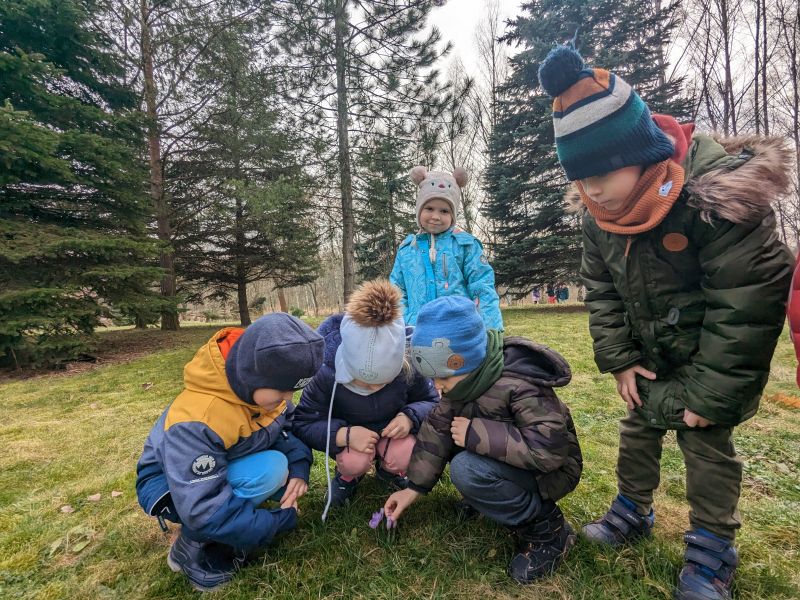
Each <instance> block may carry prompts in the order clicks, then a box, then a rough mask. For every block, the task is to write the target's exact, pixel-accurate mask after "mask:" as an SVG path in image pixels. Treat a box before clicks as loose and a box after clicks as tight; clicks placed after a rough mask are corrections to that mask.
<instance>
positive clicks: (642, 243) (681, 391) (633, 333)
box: [570, 135, 794, 429]
mask: <svg viewBox="0 0 800 600" xmlns="http://www.w3.org/2000/svg"><path fill="white" fill-rule="evenodd" d="M790 160H791V155H790V154H788V152H787V151H786V149H785V147H784V146H783V144H782V142H781V141H780V140H779V139H777V138H763V137H759V138H756V137H751V138H736V139H730V140H719V141H717V140H714V139H712V138H710V137H708V136H702V135H698V136H695V138H694V140H693V144H692V146H691V148H690V150H689V153H688V155H687V157H686V159H685V161H684V165H683V166H684V168H685V170H686V184H685V186H684V189H683V191H682V192H681V195H680V196H679V198H678V200H677V201H676V203H675V205H674V206H673V208H672V210H671V211H670V212H669V214H668V215H667V217H666V218H665V219H664V220H663V222H662V223H661V224H660V225H658V226H657V227H655V228H654V229H652V230H650V231H648V232H646V233H642V234H638V235H635V236H625V235H617V234H612V233H609V232H606V231H603V230H601V229H600V228H599V227H598V226H597V224H596V222H595V220H594V218H593V217H592V216H591V215H590V214H589V213H588V211H584V213H583V259H582V263H581V275H582V277H583V281H584V285H585V286H586V305H587V307H588V309H589V313H590V316H589V329H590V332H591V335H592V338H593V340H594V354H595V362H596V363H597V366H598V367H599V369H600V371H601V372H603V373H608V372H611V373H615V372H618V371H621V370H623V369H625V368H627V367H630V366H632V365H636V364H641V365H643V366H644V367H645V368H647V369H650V370H652V371H655V372H656V374H657V379H656V380H655V381H648V380H646V379H644V378H642V377H640V376H638V375H637V384H638V389H639V396H640V398H641V399H642V402H643V406H642V407H641V408H637V410H638V411H640V413H641V414H642V415H643V416H644V417H645V418H646V419H647V420H648V421H649V422H650V423H651V424H652V426H653V427H657V428H663V429H678V428H683V427H684V426H685V425H684V424H683V410H684V408H689V409H690V410H692V411H693V412H695V413H696V414H698V415H700V416H702V417H705V418H706V419H709V420H711V421H712V422H714V423H718V424H721V425H727V426H733V425H736V424H738V423H741V422H742V421H745V420H747V419H749V418H750V417H752V416H753V415H754V414H755V413H756V411H757V409H758V403H759V400H760V397H761V392H762V391H763V389H764V386H765V385H766V383H767V378H768V376H769V367H770V361H771V359H772V354H773V352H774V350H775V345H776V343H777V340H778V336H779V335H780V333H781V330H782V328H783V321H784V315H785V308H786V300H787V296H788V291H789V284H790V281H791V277H792V268H793V265H794V259H793V257H792V254H791V252H790V251H789V249H788V248H787V247H786V246H785V245H784V244H783V243H782V242H781V241H780V240H779V239H778V236H777V234H776V232H775V215H774V213H773V211H772V209H771V208H770V206H769V203H770V202H771V201H772V200H774V199H776V198H777V197H779V196H780V195H781V194H783V193H785V190H786V188H787V187H788V183H789V172H790V171H789V162H790ZM570 200H572V202H573V203H574V202H575V196H574V195H573V196H572V198H570ZM578 202H579V200H578Z"/></svg>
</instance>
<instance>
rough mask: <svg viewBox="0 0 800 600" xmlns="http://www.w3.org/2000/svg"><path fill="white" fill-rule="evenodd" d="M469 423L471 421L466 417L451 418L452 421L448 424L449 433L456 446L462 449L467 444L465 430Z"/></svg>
mask: <svg viewBox="0 0 800 600" xmlns="http://www.w3.org/2000/svg"><path fill="white" fill-rule="evenodd" d="M471 422H472V419H467V418H466V417H453V421H452V422H451V423H450V433H451V434H452V436H453V441H454V442H455V444H456V446H461V447H462V448H463V447H464V445H465V444H466V443H467V430H468V429H469V424H470V423H471Z"/></svg>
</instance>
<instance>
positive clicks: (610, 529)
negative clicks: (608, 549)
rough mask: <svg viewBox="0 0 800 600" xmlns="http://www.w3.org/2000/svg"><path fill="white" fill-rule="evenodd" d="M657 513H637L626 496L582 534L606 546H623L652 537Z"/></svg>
mask: <svg viewBox="0 0 800 600" xmlns="http://www.w3.org/2000/svg"><path fill="white" fill-rule="evenodd" d="M654 523H655V513H654V512H653V511H652V510H651V511H650V514H649V515H647V516H644V515H640V514H639V513H637V512H636V506H635V505H634V504H633V503H632V502H631V501H630V500H628V499H627V498H626V497H625V496H622V495H620V496H617V497H616V498H615V499H614V501H613V502H612V503H611V508H609V509H608V512H607V513H606V514H604V515H603V516H602V517H600V518H599V519H597V520H596V521H592V522H591V523H589V524H588V525H584V526H583V529H582V532H583V535H584V537H586V539H588V540H589V541H592V542H596V543H598V544H605V545H606V546H621V545H623V544H629V543H631V542H635V541H636V540H638V539H641V538H646V537H650V535H651V533H652V532H653V524H654Z"/></svg>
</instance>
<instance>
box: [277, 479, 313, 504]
mask: <svg viewBox="0 0 800 600" xmlns="http://www.w3.org/2000/svg"><path fill="white" fill-rule="evenodd" d="M307 491H308V484H307V483H306V482H305V480H303V479H300V478H299V477H293V478H292V479H290V480H289V483H287V484H286V491H285V492H284V493H283V496H282V497H281V508H289V507H294V509H295V510H297V499H298V498H300V497H301V496H304V495H305V493H306V492H307Z"/></svg>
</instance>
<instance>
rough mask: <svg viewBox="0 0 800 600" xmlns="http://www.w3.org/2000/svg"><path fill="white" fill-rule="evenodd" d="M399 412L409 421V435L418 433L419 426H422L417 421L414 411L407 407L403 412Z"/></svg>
mask: <svg viewBox="0 0 800 600" xmlns="http://www.w3.org/2000/svg"><path fill="white" fill-rule="evenodd" d="M400 412H401V413H402V414H404V415H405V416H407V417H408V418H409V419H411V433H413V434H416V433H417V432H418V431H419V428H420V426H421V425H422V423H420V421H419V419H417V415H415V414H414V411H413V410H411V409H410V408H409V407H408V406H406V407H405V408H403V410H401V411H400Z"/></svg>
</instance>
